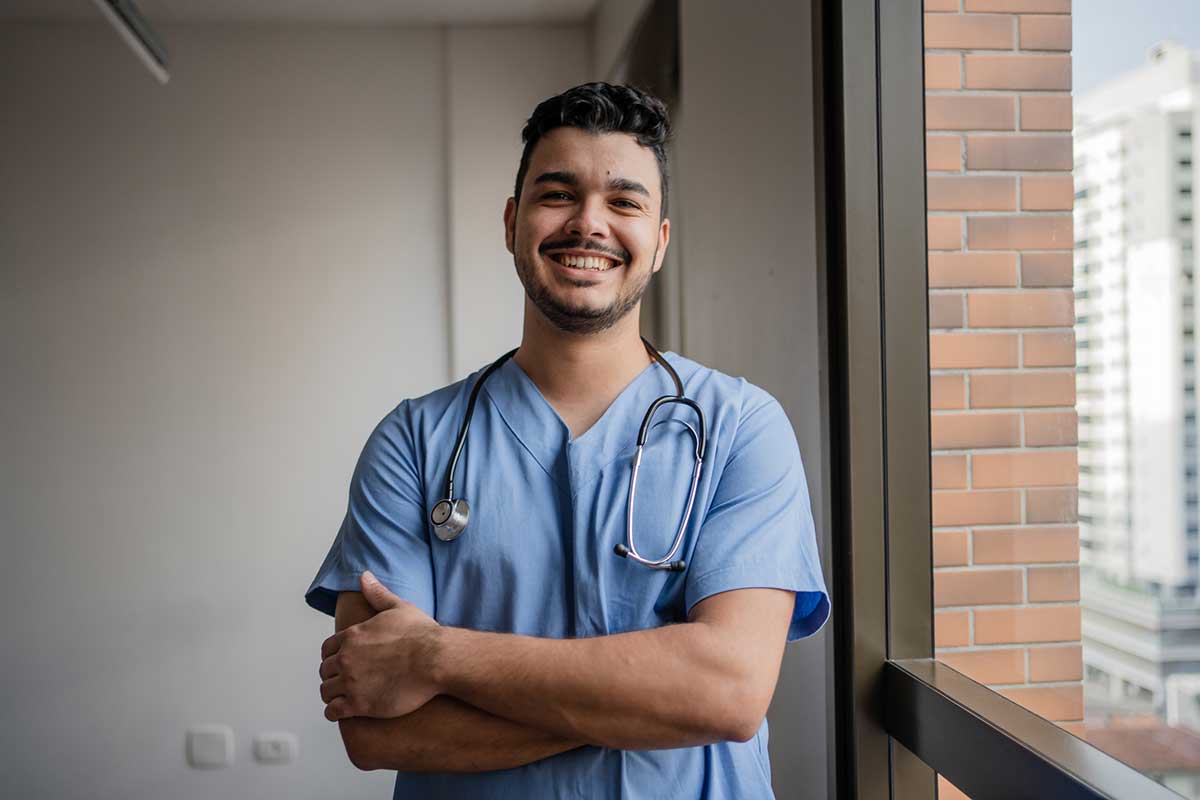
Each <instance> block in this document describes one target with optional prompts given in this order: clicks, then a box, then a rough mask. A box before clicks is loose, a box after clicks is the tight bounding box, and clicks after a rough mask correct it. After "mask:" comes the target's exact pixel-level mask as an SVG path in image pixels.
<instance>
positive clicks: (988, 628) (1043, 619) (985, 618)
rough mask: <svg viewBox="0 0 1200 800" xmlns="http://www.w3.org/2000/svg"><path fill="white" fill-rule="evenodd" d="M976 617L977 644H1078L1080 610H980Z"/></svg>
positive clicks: (1050, 608)
mask: <svg viewBox="0 0 1200 800" xmlns="http://www.w3.org/2000/svg"><path fill="white" fill-rule="evenodd" d="M974 613H975V644H1016V643H1019V642H1030V643H1032V642H1077V641H1079V606H1077V605H1076V606H1030V607H1027V608H981V609H979V610H978V611H976V612H974Z"/></svg>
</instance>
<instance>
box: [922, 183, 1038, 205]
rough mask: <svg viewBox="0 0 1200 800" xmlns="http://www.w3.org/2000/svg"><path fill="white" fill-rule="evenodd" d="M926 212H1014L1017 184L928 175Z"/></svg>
mask: <svg viewBox="0 0 1200 800" xmlns="http://www.w3.org/2000/svg"><path fill="white" fill-rule="evenodd" d="M926 187H927V192H926V204H927V206H928V208H929V210H930V211H960V210H961V211H1015V210H1016V208H1017V180H1016V178H1008V177H1004V176H996V177H991V176H988V177H979V176H975V175H962V176H959V175H930V176H929V177H928V178H927V179H926Z"/></svg>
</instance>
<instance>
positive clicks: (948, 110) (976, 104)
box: [925, 94, 1017, 131]
mask: <svg viewBox="0 0 1200 800" xmlns="http://www.w3.org/2000/svg"><path fill="white" fill-rule="evenodd" d="M1016 127H1017V103H1016V98H1015V97H1003V96H996V95H959V94H930V95H926V96H925V130H928V131H1011V130H1015V129H1016Z"/></svg>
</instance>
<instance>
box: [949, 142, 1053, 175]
mask: <svg viewBox="0 0 1200 800" xmlns="http://www.w3.org/2000/svg"><path fill="white" fill-rule="evenodd" d="M1072 166H1073V156H1072V153H1071V137H1070V136H1061V135H1058V134H1039V135H1037V136H1031V135H1026V136H1020V135H1017V134H1013V135H1005V134H991V135H987V136H982V135H981V136H968V137H967V169H1008V170H1033V171H1046V170H1055V171H1059V172H1062V171H1069V170H1070V169H1072Z"/></svg>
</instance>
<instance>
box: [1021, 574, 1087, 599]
mask: <svg viewBox="0 0 1200 800" xmlns="http://www.w3.org/2000/svg"><path fill="white" fill-rule="evenodd" d="M1028 578H1029V602H1031V603H1056V602H1065V601H1071V600H1074V601H1078V600H1079V567H1078V566H1072V567H1030V568H1029V576H1028Z"/></svg>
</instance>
